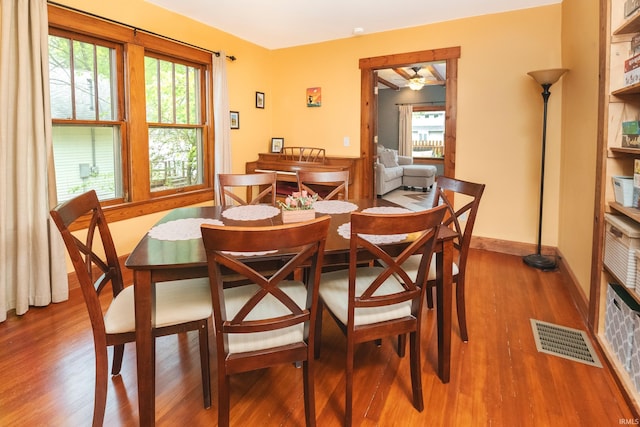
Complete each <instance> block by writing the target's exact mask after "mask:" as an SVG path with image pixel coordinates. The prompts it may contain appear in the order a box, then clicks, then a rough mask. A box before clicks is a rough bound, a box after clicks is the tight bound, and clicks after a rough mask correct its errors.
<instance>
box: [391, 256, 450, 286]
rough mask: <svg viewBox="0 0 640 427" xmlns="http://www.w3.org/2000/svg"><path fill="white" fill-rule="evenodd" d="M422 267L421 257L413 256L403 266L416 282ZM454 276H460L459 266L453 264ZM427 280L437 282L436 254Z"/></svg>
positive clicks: (432, 259) (430, 265)
mask: <svg viewBox="0 0 640 427" xmlns="http://www.w3.org/2000/svg"><path fill="white" fill-rule="evenodd" d="M419 266H420V255H412V256H410V257H409V259H408V260H406V261H405V262H404V264H402V268H404V271H406V272H407V274H408V275H409V277H411V279H413V281H415V280H416V276H417V275H418V267H419ZM451 270H452V274H453V275H454V276H455V275H456V274H458V271H459V270H458V264H456V263H455V262H453V264H452V266H451ZM427 280H436V254H433V257H432V258H431V264H429V274H427Z"/></svg>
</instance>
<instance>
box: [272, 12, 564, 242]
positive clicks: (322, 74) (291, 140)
mask: <svg viewBox="0 0 640 427" xmlns="http://www.w3.org/2000/svg"><path fill="white" fill-rule="evenodd" d="M540 22H545V25H540ZM560 30H561V6H560V5H554V6H548V7H541V8H534V9H527V10H522V11H516V12H510V13H501V14H494V15H487V16H481V17H475V18H468V19H461V20H455V21H448V22H443V23H439V24H434V25H426V26H422V27H416V28H411V29H406V30H398V31H390V32H385V33H379V34H372V35H367V36H361V37H356V38H349V39H342V40H336V41H331V42H325V43H320V44H314V45H307V46H301V47H293V48H289V49H281V50H276V51H274V52H273V57H272V63H271V68H272V70H273V71H272V74H273V75H274V76H280V77H279V78H276V79H275V80H274V83H273V95H272V96H271V98H272V99H275V101H272V102H274V107H275V108H274V111H273V113H272V114H273V132H274V135H277V136H284V137H285V145H287V144H289V145H312V146H322V147H325V148H326V149H327V152H328V153H330V154H344V155H354V156H357V155H358V153H359V151H358V150H359V144H358V142H357V141H358V138H359V133H360V131H359V126H360V104H359V102H360V71H359V69H358V60H359V59H360V58H366V57H372V56H380V55H389V54H395V53H403V52H412V51H418V50H428V49H436V48H445V47H450V46H461V52H462V53H461V58H460V61H459V70H458V92H459V97H458V116H457V118H458V121H457V155H456V176H457V177H459V178H462V179H468V180H472V181H479V182H484V183H486V185H487V188H486V191H485V194H484V196H483V200H482V204H481V208H480V213H479V216H478V220H477V223H476V226H475V227H476V228H475V229H474V234H476V235H478V236H484V237H492V238H496V239H504V240H512V241H517V242H529V243H533V242H535V240H536V236H537V234H536V231H537V222H538V221H537V218H538V192H539V173H540V153H541V149H540V146H541V128H542V127H541V123H542V97H541V95H540V92H541V88H540V86H539V85H537V84H536V83H535V81H534V80H532V79H531V78H530V77H529V76H527V74H526V73H527V72H528V71H531V70H536V69H542V68H554V67H559V66H560V64H561V45H560V34H561V32H560ZM314 86H320V87H322V98H323V99H322V107H321V108H307V107H306V104H305V89H306V88H307V87H314ZM561 87H562V82H560V83H558V86H557V87H554V89H555V90H554V94H553V96H552V97H551V99H550V101H549V110H550V118H549V127H548V137H547V144H548V146H547V147H548V156H547V158H548V160H547V172H548V173H547V185H546V187H545V193H546V197H545V215H546V216H545V224H544V225H545V226H544V233H543V243H544V244H548V245H551V246H556V245H557V235H558V216H557V212H558V194H559V187H558V182H559V167H560V160H559V159H560V125H561V114H560V113H561V108H560V107H561V100H562V91H561ZM344 136H349V137H350V138H351V141H352V143H351V146H350V147H348V148H345V147H343V137H344Z"/></svg>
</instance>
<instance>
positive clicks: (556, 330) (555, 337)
mask: <svg viewBox="0 0 640 427" xmlns="http://www.w3.org/2000/svg"><path fill="white" fill-rule="evenodd" d="M531 328H532V329H533V336H534V338H535V340H536V347H538V351H539V352H542V353H548V354H553V355H555V356H559V357H563V358H565V359H569V360H573V361H575V362H581V363H585V364H587V365H591V366H597V367H599V368H602V364H601V363H600V360H599V359H598V356H597V355H596V352H595V351H594V350H593V347H592V346H591V342H590V341H589V338H588V337H587V334H586V333H585V332H584V331H580V330H578V329H571V328H566V327H564V326H558V325H554V324H553V323H547V322H542V321H540V320H535V319H531Z"/></svg>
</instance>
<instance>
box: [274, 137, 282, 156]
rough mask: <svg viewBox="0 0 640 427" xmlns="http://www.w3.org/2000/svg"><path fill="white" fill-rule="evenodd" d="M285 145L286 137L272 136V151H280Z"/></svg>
mask: <svg viewBox="0 0 640 427" xmlns="http://www.w3.org/2000/svg"><path fill="white" fill-rule="evenodd" d="M282 147H284V138H271V152H272V153H279V152H281V151H282Z"/></svg>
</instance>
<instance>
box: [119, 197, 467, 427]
mask: <svg viewBox="0 0 640 427" xmlns="http://www.w3.org/2000/svg"><path fill="white" fill-rule="evenodd" d="M348 202H349V203H352V204H353V205H355V206H354V207H356V208H355V210H357V211H362V210H364V209H367V208H373V207H383V206H384V207H396V208H397V207H398V205H395V204H394V203H392V202H388V201H386V200H383V199H362V200H349V201H348ZM230 208H231V207H226V208H223V207H221V206H201V207H186V208H176V209H174V210H172V211H170V212H169V213H168V214H167V215H166V216H165V217H163V218H162V219H161V220H160V221H159V222H158V223H157V224H156V225H155V226H154V228H156V227H160V226H163V224H167V223H169V222H172V221H176V222H172V223H171V224H167V225H166V226H165V227H171V228H173V224H176V227H178V226H179V224H181V223H184V221H181V220H191V221H196V220H208V221H212V220H213V221H221V222H222V223H224V224H225V225H241V226H247V227H251V226H265V225H279V224H282V216H281V215H280V214H277V215H275V216H272V217H270V218H264V219H257V220H238V219H229V218H228V217H225V215H224V214H223V212H224V211H225V210H226V209H230ZM323 214H325V213H319V212H316V215H317V216H319V215H323ZM328 215H330V216H331V223H330V226H329V233H328V236H327V241H326V245H325V254H324V265H325V266H329V265H344V266H345V267H346V266H347V265H348V262H349V239H348V238H345V237H342V235H340V233H339V227H340V226H341V225H343V224H345V223H349V222H350V212H346V213H328ZM154 228H152V230H151V231H153V229H154ZM178 231H179V230H178ZM152 236H153V233H151V232H147V233H146V234H145V236H144V237H143V238H142V239H141V240H140V242H139V243H138V245H137V246H136V247H135V249H134V250H133V251H132V252H131V254H130V255H129V257H128V258H127V260H126V262H125V265H126V267H128V268H129V269H131V270H133V281H134V286H135V288H134V295H135V321H136V358H137V375H138V405H139V419H140V425H142V426H152V425H154V424H155V339H154V337H153V333H152V324H153V322H152V319H153V316H154V306H155V286H154V284H155V283H157V282H163V281H170V280H179V279H188V278H197V277H207V274H208V273H207V259H206V255H205V251H204V245H203V244H202V239H201V238H190V239H180V240H165V239H159V238H156V237H152ZM454 237H455V233H454V232H453V231H451V230H450V229H448V228H445V227H442V229H441V231H440V234H439V238H438V243H437V249H436V251H437V256H436V266H437V280H436V282H437V283H436V288H437V292H436V294H437V297H436V298H437V300H436V301H437V302H436V307H437V325H438V376H439V377H440V379H441V381H442V382H443V383H448V382H449V373H450V357H451V311H452V285H453V282H452V262H453V238H454ZM406 243H407V242H406V241H405V242H400V243H395V245H397V246H398V249H399V250H401V248H402V247H403V246H405V245H406ZM248 250H250V248H248ZM278 256H280V257H282V256H283V255H282V254H280V255H278V254H268V255H265V254H258V255H256V256H252V257H251V262H256V263H265V264H269V263H270V262H274V261H277V259H278Z"/></svg>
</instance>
